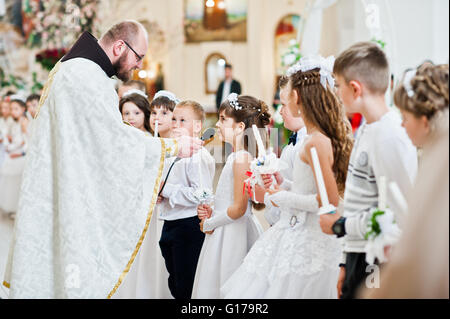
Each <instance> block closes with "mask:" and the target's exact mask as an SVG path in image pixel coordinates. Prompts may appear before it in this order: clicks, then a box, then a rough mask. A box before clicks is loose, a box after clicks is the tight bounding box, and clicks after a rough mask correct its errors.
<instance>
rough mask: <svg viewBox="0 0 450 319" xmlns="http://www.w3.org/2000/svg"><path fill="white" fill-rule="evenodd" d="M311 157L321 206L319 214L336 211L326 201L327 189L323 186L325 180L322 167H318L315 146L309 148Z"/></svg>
mask: <svg viewBox="0 0 450 319" xmlns="http://www.w3.org/2000/svg"><path fill="white" fill-rule="evenodd" d="M311 158H312V161H313V166H314V172H315V173H316V179H317V186H318V188H319V194H320V200H321V202H322V206H321V207H320V209H319V215H325V214H330V213H333V212H336V207H334V206H333V205H331V204H330V202H329V201H328V194H327V189H326V187H325V181H324V179H323V174H322V169H321V167H320V161H319V156H318V155H317V150H316V148H315V147H313V148H311Z"/></svg>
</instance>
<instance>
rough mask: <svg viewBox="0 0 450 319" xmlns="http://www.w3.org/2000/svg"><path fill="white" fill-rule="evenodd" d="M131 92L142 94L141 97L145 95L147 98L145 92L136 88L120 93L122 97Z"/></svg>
mask: <svg viewBox="0 0 450 319" xmlns="http://www.w3.org/2000/svg"><path fill="white" fill-rule="evenodd" d="M131 94H137V95H140V96H143V97H145V98H146V99H148V96H147V94H145V93H144V92H143V91H141V90H137V89H130V90H128V91H126V92H125V93H124V94H123V95H122V97H127V96H129V95H131Z"/></svg>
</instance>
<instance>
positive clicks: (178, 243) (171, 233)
mask: <svg viewBox="0 0 450 319" xmlns="http://www.w3.org/2000/svg"><path fill="white" fill-rule="evenodd" d="M204 117H205V112H204V110H203V108H202V107H201V105H200V104H198V103H197V102H193V101H185V102H181V103H179V104H178V105H177V106H176V107H175V109H174V111H173V122H172V123H173V127H174V128H173V131H172V132H173V135H174V136H182V135H189V136H199V135H200V133H201V131H202V123H203V121H204ZM214 173H215V161H214V158H213V157H212V156H211V154H210V153H209V152H208V151H207V150H206V149H205V148H202V149H201V150H200V151H199V152H198V153H197V154H195V155H194V156H193V157H192V158H189V159H182V160H180V161H179V162H176V163H175V164H174V165H173V168H172V170H171V172H170V175H169V176H168V177H167V179H166V181H165V182H163V183H162V186H161V187H162V192H161V196H160V199H159V201H161V200H162V203H161V206H160V219H163V220H164V226H163V230H162V234H161V239H160V241H159V245H160V247H161V253H162V255H163V257H164V260H165V263H166V268H167V271H168V272H169V289H170V291H171V293H172V295H173V297H174V298H175V299H190V298H191V294H192V286H193V284H194V277H195V271H196V268H197V262H198V258H199V255H200V251H201V249H202V245H203V241H204V238H205V234H204V233H202V232H201V230H200V226H199V224H200V220H199V218H198V216H197V206H199V205H200V204H201V203H200V202H199V200H198V199H197V198H196V197H195V196H194V193H195V192H196V191H197V190H198V189H200V188H201V189H210V190H211V191H212V189H213V185H212V181H213V178H214Z"/></svg>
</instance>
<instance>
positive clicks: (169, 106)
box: [150, 96, 177, 112]
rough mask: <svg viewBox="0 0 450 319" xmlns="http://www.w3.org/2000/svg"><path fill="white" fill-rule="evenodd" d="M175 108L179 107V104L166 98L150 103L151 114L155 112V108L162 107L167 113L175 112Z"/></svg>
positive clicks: (159, 98)
mask: <svg viewBox="0 0 450 319" xmlns="http://www.w3.org/2000/svg"><path fill="white" fill-rule="evenodd" d="M175 106H177V104H176V103H175V102H174V101H172V100H171V99H169V98H168V97H166V96H160V97H158V98H156V99H154V100H153V101H152V103H150V112H153V110H154V109H155V107H162V108H163V109H165V110H167V111H170V112H173V110H174V109H175Z"/></svg>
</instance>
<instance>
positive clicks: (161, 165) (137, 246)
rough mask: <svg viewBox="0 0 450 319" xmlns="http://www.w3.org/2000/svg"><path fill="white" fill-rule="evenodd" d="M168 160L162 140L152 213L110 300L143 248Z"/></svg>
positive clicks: (110, 295)
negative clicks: (166, 159)
mask: <svg viewBox="0 0 450 319" xmlns="http://www.w3.org/2000/svg"><path fill="white" fill-rule="evenodd" d="M165 158H166V143H165V142H164V140H162V139H161V159H160V162H159V172H158V177H157V178H156V181H155V188H154V189H153V198H152V202H151V204H150V211H149V213H148V215H147V221H146V222H145V227H144V230H143V231H142V234H141V237H140V238H139V241H138V243H137V245H136V248H135V249H134V251H133V254H132V255H131V258H130V260H129V261H128V264H127V266H126V268H125V270H124V271H123V272H122V274H121V275H120V277H119V280H118V281H117V283H116V285H115V286H114V288H113V290H112V291H111V292H110V293H109V295H108V299H111V297H112V296H113V295H114V294H115V293H116V291H117V289H118V288H119V286H120V285H121V284H122V281H123V279H124V278H125V276H126V275H127V274H128V272H129V271H130V268H131V265H132V264H133V262H134V259H135V258H136V256H137V254H138V252H139V249H140V248H141V245H142V242H143V241H144V238H145V234H146V233H147V230H148V227H149V225H150V220H151V218H152V215H153V209H154V208H155V204H156V201H157V199H158V189H159V184H160V182H161V177H162V172H163V169H164V160H165Z"/></svg>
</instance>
